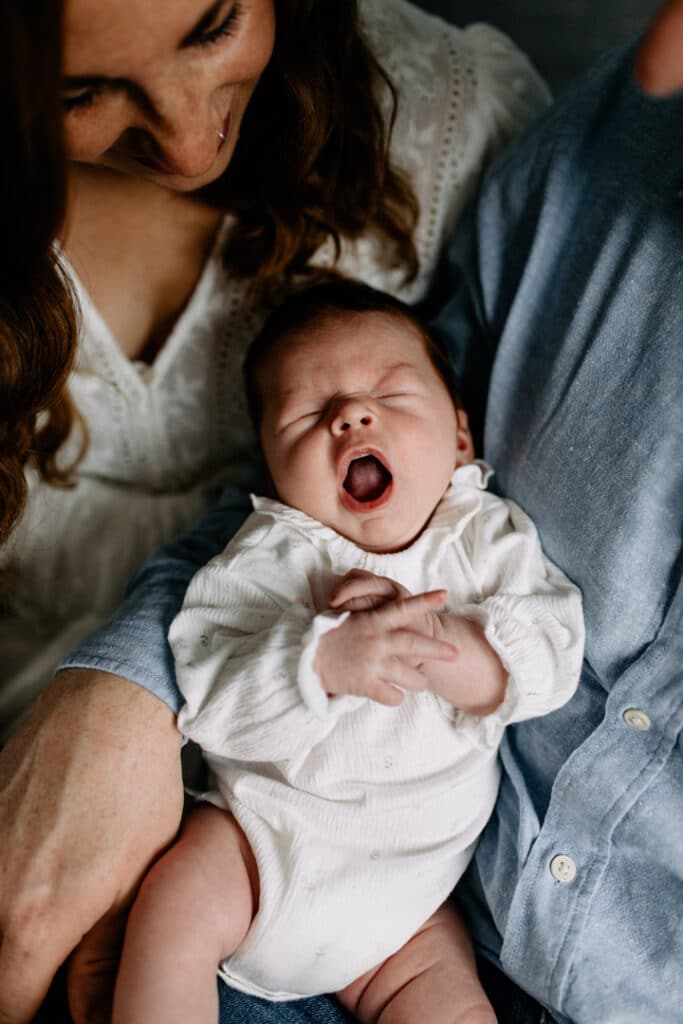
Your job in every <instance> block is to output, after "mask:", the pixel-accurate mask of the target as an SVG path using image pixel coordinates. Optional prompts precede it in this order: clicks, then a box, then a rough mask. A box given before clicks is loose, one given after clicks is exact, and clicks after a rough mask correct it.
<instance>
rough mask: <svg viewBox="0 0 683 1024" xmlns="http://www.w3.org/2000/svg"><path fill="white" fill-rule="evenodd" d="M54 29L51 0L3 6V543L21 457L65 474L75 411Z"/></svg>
mask: <svg viewBox="0 0 683 1024" xmlns="http://www.w3.org/2000/svg"><path fill="white" fill-rule="evenodd" d="M61 28H62V10H61V3H59V2H58V0H31V3H30V4H19V3H18V2H12V3H7V4H3V5H2V9H1V11H0V39H1V40H2V48H3V52H2V59H1V60H0V97H1V98H0V103H2V106H3V116H2V122H3V141H4V144H5V154H6V155H5V158H4V159H3V160H2V164H1V166H0V190H1V193H2V196H3V205H2V208H1V210H0V231H1V233H2V239H3V254H2V257H0V258H1V260H2V271H1V277H0V281H1V285H0V541H2V540H4V539H5V538H6V537H7V536H8V535H9V532H10V530H11V529H12V527H13V526H14V525H15V523H16V521H17V519H18V518H19V515H20V513H21V510H22V508H23V506H24V504H25V501H26V490H27V488H26V479H25V474H24V470H25V467H26V465H27V463H33V464H34V465H35V466H36V468H37V469H38V471H39V472H40V473H41V475H42V476H43V477H44V478H45V479H46V480H49V481H51V482H53V483H64V482H66V480H67V478H68V472H67V471H66V470H64V469H63V468H60V467H58V465H57V462H56V453H57V450H58V448H59V447H60V445H61V444H62V442H63V441H64V440H65V439H66V437H67V435H68V434H69V432H70V429H71V427H72V424H73V421H74V416H75V414H74V410H73V407H72V405H71V402H70V399H69V397H68V395H67V392H66V382H67V378H68V375H69V371H70V370H71V367H72V363H73V359H74V354H75V351H76V338H77V323H76V309H75V303H74V300H73V297H72V295H71V291H70V288H69V285H68V282H67V281H66V279H65V277H64V275H63V274H62V272H61V270H60V267H59V263H58V257H57V256H56V254H55V252H54V249H53V245H52V243H53V240H54V238H55V235H56V233H57V230H58V228H59V225H60V223H61V221H62V217H63V214H64V206H65V195H66V187H65V173H66V169H65V158H64V152H63V143H62V135H61V124H62V110H61V101H60V93H61V83H60V76H61V56H60V47H59V46H58V45H56V44H55V41H56V40H59V39H60V38H61ZM38 69H39V70H38Z"/></svg>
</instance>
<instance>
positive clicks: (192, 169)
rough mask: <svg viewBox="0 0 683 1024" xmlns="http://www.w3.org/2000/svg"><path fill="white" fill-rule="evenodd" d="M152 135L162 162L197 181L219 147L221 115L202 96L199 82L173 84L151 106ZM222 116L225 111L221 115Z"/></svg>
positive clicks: (207, 168)
mask: <svg viewBox="0 0 683 1024" xmlns="http://www.w3.org/2000/svg"><path fill="white" fill-rule="evenodd" d="M154 106H155V112H156V114H157V116H156V118H155V123H154V125H153V126H151V134H152V135H153V136H154V140H155V142H156V144H157V146H158V148H159V152H160V157H161V160H162V161H163V163H164V164H165V165H166V166H167V167H168V169H169V170H170V171H171V172H173V173H174V174H180V175H182V176H183V177H186V178H200V177H201V176H202V175H204V174H206V172H207V171H209V170H210V168H211V167H212V165H213V163H214V161H215V159H216V156H217V155H218V151H219V150H220V148H221V147H222V145H223V143H224V141H225V136H224V134H223V115H222V113H221V111H219V110H218V109H215V110H214V106H215V104H213V103H211V102H210V99H208V98H207V96H206V95H205V94H204V90H203V89H202V88H201V84H200V83H196V82H195V83H192V82H189V83H188V84H187V85H185V84H184V83H178V82H176V83H173V87H172V88H171V87H169V89H168V90H167V91H166V93H165V94H164V95H163V96H161V95H159V96H158V98H157V101H156V102H155V104H154ZM223 113H224V112H223Z"/></svg>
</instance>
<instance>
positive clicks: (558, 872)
mask: <svg viewBox="0 0 683 1024" xmlns="http://www.w3.org/2000/svg"><path fill="white" fill-rule="evenodd" d="M550 873H551V875H552V876H553V878H554V879H555V881H556V882H565V883H566V882H573V881H574V879H575V878H576V864H575V863H574V861H573V860H572V859H571V857H568V856H567V855H566V854H565V853H558V855H557V856H556V857H553V859H552V860H551V861H550Z"/></svg>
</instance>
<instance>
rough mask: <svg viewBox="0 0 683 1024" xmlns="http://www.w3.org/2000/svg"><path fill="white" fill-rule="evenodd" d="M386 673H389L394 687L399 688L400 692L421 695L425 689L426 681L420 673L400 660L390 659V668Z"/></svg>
mask: <svg viewBox="0 0 683 1024" xmlns="http://www.w3.org/2000/svg"><path fill="white" fill-rule="evenodd" d="M387 672H390V673H391V680H392V682H393V683H394V685H395V686H400V687H401V689H402V690H411V691H412V692H413V693H422V691H423V690H426V689H427V680H426V679H425V677H424V676H423V675H422V673H421V672H419V671H418V669H416V668H415V667H414V666H413V665H409V664H407V662H405V661H403V660H402V659H401V658H392V660H391V668H389V669H387Z"/></svg>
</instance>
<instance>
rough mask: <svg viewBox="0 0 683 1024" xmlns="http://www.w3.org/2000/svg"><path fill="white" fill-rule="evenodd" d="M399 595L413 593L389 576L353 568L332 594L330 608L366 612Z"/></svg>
mask: <svg viewBox="0 0 683 1024" xmlns="http://www.w3.org/2000/svg"><path fill="white" fill-rule="evenodd" d="M399 597H404V598H405V597H412V594H411V593H410V591H409V590H406V588H405V587H404V586H402V585H401V584H400V583H397V582H396V580H390V579H389V577H388V576H376V575H375V574H374V572H366V570H365V569H352V570H351V572H349V573H347V574H346V576H345V577H344V579H343V580H342V582H341V583H340V584H339V586H338V587H337V589H336V590H335V591H334V593H333V594H332V597H331V599H330V608H334V610H335V611H338V612H365V611H371V610H372V609H373V608H379V607H381V606H382V605H383V604H386V603H387V601H395V600H396V598H399Z"/></svg>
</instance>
